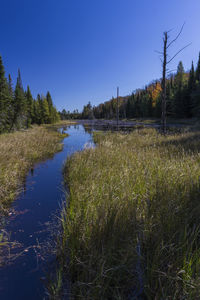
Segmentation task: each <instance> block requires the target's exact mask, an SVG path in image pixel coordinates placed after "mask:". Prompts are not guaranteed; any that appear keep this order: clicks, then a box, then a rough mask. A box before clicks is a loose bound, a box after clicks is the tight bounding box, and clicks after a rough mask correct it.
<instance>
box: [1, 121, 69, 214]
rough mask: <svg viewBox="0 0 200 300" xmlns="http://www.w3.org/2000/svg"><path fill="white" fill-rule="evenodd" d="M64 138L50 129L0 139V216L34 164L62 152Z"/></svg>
mask: <svg viewBox="0 0 200 300" xmlns="http://www.w3.org/2000/svg"><path fill="white" fill-rule="evenodd" d="M63 137H64V135H62V134H60V133H58V132H57V131H56V129H54V130H53V129H52V128H51V127H49V126H46V127H45V126H40V127H39V126H34V127H33V128H32V129H29V130H23V131H18V132H14V133H9V134H2V135H0V213H1V214H3V213H4V212H6V211H7V208H8V207H9V205H10V203H11V202H12V201H13V200H14V199H15V197H16V196H17V194H18V193H19V192H20V191H21V188H22V185H23V181H24V179H25V175H26V174H27V172H28V170H29V169H30V168H32V167H33V166H34V164H35V163H37V162H39V161H41V160H43V159H45V158H50V157H51V156H53V154H54V153H55V152H57V151H60V150H61V149H62V144H61V143H60V142H61V140H62V138H63Z"/></svg>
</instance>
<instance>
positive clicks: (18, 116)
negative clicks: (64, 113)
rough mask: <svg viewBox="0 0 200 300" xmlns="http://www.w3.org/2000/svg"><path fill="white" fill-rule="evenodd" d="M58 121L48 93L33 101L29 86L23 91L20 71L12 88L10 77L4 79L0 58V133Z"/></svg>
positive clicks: (0, 59) (57, 115) (58, 117)
mask: <svg viewBox="0 0 200 300" xmlns="http://www.w3.org/2000/svg"><path fill="white" fill-rule="evenodd" d="M58 120H60V116H59V114H58V112H57V110H56V108H55V107H54V105H53V102H52V98H51V95H50V93H49V92H47V94H46V97H44V96H43V95H42V96H40V95H39V94H38V96H37V99H33V97H32V94H31V91H30V88H29V86H28V87H27V90H26V91H24V89H23V85H22V79H21V74H20V70H18V77H17V83H16V86H15V88H13V84H12V80H11V76H10V75H9V76H8V79H7V78H6V77H5V70H4V66H3V62H2V58H1V56H0V133H3V132H11V131H13V130H18V129H21V128H29V127H30V125H31V124H49V123H55V122H57V121H58Z"/></svg>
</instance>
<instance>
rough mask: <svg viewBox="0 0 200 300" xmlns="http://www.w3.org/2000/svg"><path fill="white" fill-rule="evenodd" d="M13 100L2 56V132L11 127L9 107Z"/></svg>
mask: <svg viewBox="0 0 200 300" xmlns="http://www.w3.org/2000/svg"><path fill="white" fill-rule="evenodd" d="M11 102H12V99H11V97H10V94H9V89H8V83H7V80H6V77H5V70H4V66H3V61H2V58H1V56H0V133H2V132H4V131H9V129H10V118H9V109H10V106H11Z"/></svg>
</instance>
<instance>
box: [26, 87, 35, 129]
mask: <svg viewBox="0 0 200 300" xmlns="http://www.w3.org/2000/svg"><path fill="white" fill-rule="evenodd" d="M25 96H26V110H27V127H30V125H31V124H32V123H33V122H34V111H33V110H34V108H33V97H32V94H31V91H30V87H29V85H28V86H27V91H26V93H25Z"/></svg>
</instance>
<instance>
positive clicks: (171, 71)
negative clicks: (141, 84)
mask: <svg viewBox="0 0 200 300" xmlns="http://www.w3.org/2000/svg"><path fill="white" fill-rule="evenodd" d="M175 71H176V69H173V70H169V71H167V73H169V74H170V73H173V72H175Z"/></svg>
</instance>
